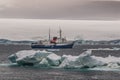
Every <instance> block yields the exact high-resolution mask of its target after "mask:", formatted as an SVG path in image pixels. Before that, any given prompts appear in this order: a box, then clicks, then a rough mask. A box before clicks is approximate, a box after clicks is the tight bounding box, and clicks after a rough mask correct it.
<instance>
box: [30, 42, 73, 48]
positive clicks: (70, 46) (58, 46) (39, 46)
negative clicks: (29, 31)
mask: <svg viewBox="0 0 120 80" xmlns="http://www.w3.org/2000/svg"><path fill="white" fill-rule="evenodd" d="M73 45H74V42H72V43H69V44H67V43H66V44H65V43H64V44H46V45H45V44H32V45H31V48H33V49H34V48H40V49H68V48H72V47H73Z"/></svg>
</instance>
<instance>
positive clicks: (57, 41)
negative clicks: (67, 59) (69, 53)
mask: <svg viewBox="0 0 120 80" xmlns="http://www.w3.org/2000/svg"><path fill="white" fill-rule="evenodd" d="M74 43H75V41H72V42H67V40H66V39H65V38H62V30H61V28H60V30H59V37H53V38H52V40H51V35H50V28H49V39H48V41H38V42H36V43H32V44H31V48H33V49H36V48H37V49H69V48H73V45H74Z"/></svg>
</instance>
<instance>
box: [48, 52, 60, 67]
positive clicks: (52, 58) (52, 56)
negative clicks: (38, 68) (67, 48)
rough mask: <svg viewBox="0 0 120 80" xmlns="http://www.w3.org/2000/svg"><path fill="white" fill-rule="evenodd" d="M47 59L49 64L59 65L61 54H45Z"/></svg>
mask: <svg viewBox="0 0 120 80" xmlns="http://www.w3.org/2000/svg"><path fill="white" fill-rule="evenodd" d="M47 60H48V62H49V64H50V65H51V66H59V65H60V63H61V56H58V55H56V54H54V53H52V54H50V55H48V56H47Z"/></svg>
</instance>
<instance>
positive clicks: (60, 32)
mask: <svg viewBox="0 0 120 80" xmlns="http://www.w3.org/2000/svg"><path fill="white" fill-rule="evenodd" d="M59 29H60V31H59V34H60V40H61V39H62V30H61V27H60V26H59Z"/></svg>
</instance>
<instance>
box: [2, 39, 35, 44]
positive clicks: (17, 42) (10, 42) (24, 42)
mask: <svg viewBox="0 0 120 80" xmlns="http://www.w3.org/2000/svg"><path fill="white" fill-rule="evenodd" d="M33 42H35V41H29V40H21V41H12V40H8V39H0V44H28V45H29V44H31V43H33Z"/></svg>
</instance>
